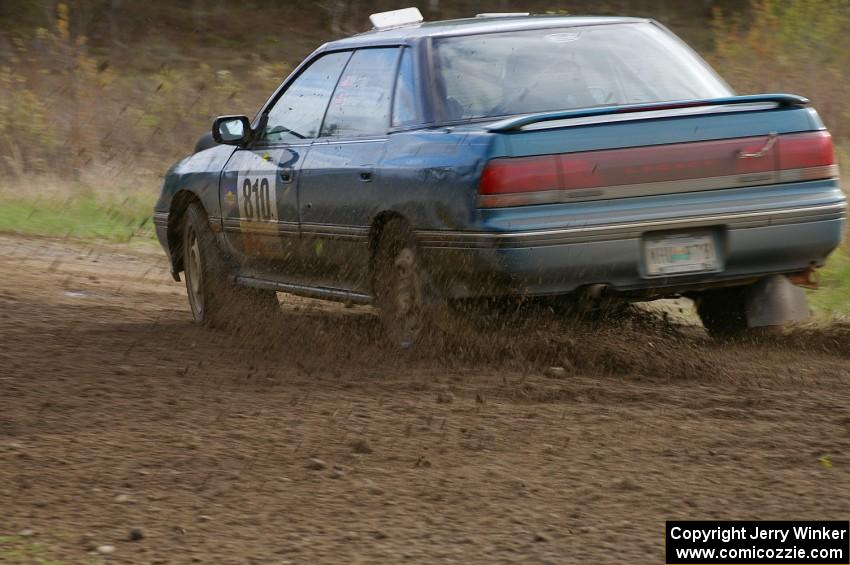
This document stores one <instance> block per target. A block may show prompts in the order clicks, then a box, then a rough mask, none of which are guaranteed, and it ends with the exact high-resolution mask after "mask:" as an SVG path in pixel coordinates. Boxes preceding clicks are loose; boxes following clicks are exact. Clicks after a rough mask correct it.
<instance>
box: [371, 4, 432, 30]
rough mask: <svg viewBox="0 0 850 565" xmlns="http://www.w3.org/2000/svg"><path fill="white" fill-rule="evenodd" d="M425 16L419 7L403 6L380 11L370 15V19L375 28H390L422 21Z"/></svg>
mask: <svg viewBox="0 0 850 565" xmlns="http://www.w3.org/2000/svg"><path fill="white" fill-rule="evenodd" d="M424 19H425V18H423V17H422V13H421V12H420V11H419V8H403V9H401V10H391V11H389V12H378V13H377V14H372V15H371V16H369V21H370V22H372V26H373V27H374V28H375V29H389V28H393V27H401V26H407V25H413V24H419V23H422V21H423V20H424Z"/></svg>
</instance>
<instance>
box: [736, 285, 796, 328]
mask: <svg viewBox="0 0 850 565" xmlns="http://www.w3.org/2000/svg"><path fill="white" fill-rule="evenodd" d="M746 311H747V326H748V327H751V328H759V327H764V326H784V325H787V324H793V323H797V322H805V321H807V320H808V319H809V318H810V317H811V315H812V314H811V311H810V310H809V305H808V303H807V302H806V295H805V293H804V292H803V289H802V288H800V287H797V286H794V284H793V283H792V282H791V281H790V280H788V277H786V276H784V275H772V276H769V277H765V278H763V279H761V280H760V281H759V282H757V283H755V284H754V285H752V286H751V287H750V288H749V289H748V290H747V304H746Z"/></svg>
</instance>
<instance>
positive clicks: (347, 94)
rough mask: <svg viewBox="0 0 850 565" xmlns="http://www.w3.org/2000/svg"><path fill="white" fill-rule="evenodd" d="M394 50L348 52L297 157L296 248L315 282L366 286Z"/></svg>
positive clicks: (396, 49) (396, 50)
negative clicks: (311, 137)
mask: <svg viewBox="0 0 850 565" xmlns="http://www.w3.org/2000/svg"><path fill="white" fill-rule="evenodd" d="M400 53H401V49H400V48H399V47H379V48H368V49H360V50H357V51H355V52H354V53H353V55H352V56H351V59H350V60H349V61H348V64H347V65H346V67H345V70H344V71H343V72H342V75H341V76H340V79H339V82H338V83H337V86H336V89H335V90H334V94H333V97H332V98H331V101H330V104H329V105H328V110H327V114H326V115H325V119H324V122H323V124H322V130H321V134H320V136H319V138H318V139H316V140H315V141H314V142H313V144H312V145H311V147H310V150H309V152H308V153H307V158H306V159H305V160H304V163H303V166H302V173H301V182H300V184H299V186H298V191H299V210H300V219H301V229H302V238H303V240H304V245H303V247H302V250H303V252H304V253H305V254H306V257H304V260H305V263H306V264H307V265H308V267H309V269H310V271H311V274H313V275H314V276H316V277H317V279H318V280H317V282H318V283H319V284H324V285H329V286H335V287H340V288H346V289H351V290H362V291H365V290H368V281H367V280H366V277H365V273H366V267H367V265H368V257H369V248H368V233H369V222H370V220H371V218H372V217H373V216H374V215H375V213H376V210H378V209H379V208H380V194H379V186H380V182H381V178H380V176H381V173H380V163H381V159H382V157H383V155H384V152H385V150H386V144H387V131H388V129H389V127H390V110H391V100H392V93H393V84H394V83H395V76H396V69H397V65H398V58H399V55H400Z"/></svg>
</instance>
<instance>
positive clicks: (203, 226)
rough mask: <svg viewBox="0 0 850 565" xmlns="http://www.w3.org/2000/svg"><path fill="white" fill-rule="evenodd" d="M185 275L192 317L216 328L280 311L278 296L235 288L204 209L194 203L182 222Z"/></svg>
mask: <svg viewBox="0 0 850 565" xmlns="http://www.w3.org/2000/svg"><path fill="white" fill-rule="evenodd" d="M183 224H184V225H183V276H184V278H185V279H186V293H187V294H188V297H189V307H190V308H191V310H192V318H193V319H194V320H195V322H197V323H199V324H204V325H208V326H213V327H231V328H235V327H239V326H241V325H243V324H245V323H251V322H253V321H256V319H257V317H258V316H263V317H265V316H269V315H273V314H274V313H276V312H279V310H280V309H279V305H278V302H277V294H276V293H275V292H273V291H268V290H255V289H248V288H242V287H239V286H236V285H235V284H233V283H231V282H230V281H229V270H228V269H227V267H226V262H225V260H224V257H222V255H221V252H220V251H219V248H218V245H217V244H216V241H215V235H214V234H213V232H212V230H211V229H210V226H209V220H208V219H207V214H206V212H204V209H203V208H202V207H201V205H200V204H198V203H197V202H193V203H192V204H190V205H189V207H188V209H187V210H186V216H185V220H184V222H183Z"/></svg>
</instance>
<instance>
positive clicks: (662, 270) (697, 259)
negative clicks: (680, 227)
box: [643, 233, 718, 276]
mask: <svg viewBox="0 0 850 565" xmlns="http://www.w3.org/2000/svg"><path fill="white" fill-rule="evenodd" d="M643 251H644V258H645V260H646V274H647V275H649V276H657V275H673V274H682V273H701V272H706V271H716V270H717V268H718V261H717V250H716V249H715V243H714V236H713V235H712V234H708V233H707V234H678V235H677V234H666V235H660V236H647V237H646V238H645V239H644V244H643Z"/></svg>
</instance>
